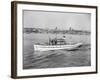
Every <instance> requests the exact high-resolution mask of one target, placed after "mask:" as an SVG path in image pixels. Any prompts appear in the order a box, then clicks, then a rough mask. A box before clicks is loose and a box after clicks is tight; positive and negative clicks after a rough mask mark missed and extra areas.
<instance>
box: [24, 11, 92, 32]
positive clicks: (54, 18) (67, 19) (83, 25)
mask: <svg viewBox="0 0 100 80" xmlns="http://www.w3.org/2000/svg"><path fill="white" fill-rule="evenodd" d="M23 20H24V21H23V22H24V27H25V28H46V29H55V28H56V27H57V28H58V29H62V30H65V29H69V28H70V27H71V28H73V29H76V30H87V31H90V29H91V14H90V13H77V12H74V13H71V12H53V11H52V12H51V11H34V10H33V11H31V10H24V11H23Z"/></svg>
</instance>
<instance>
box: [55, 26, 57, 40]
mask: <svg viewBox="0 0 100 80" xmlns="http://www.w3.org/2000/svg"><path fill="white" fill-rule="evenodd" d="M55 30H56V40H57V27H56V29H55Z"/></svg>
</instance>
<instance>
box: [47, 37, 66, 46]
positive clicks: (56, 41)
mask: <svg viewBox="0 0 100 80" xmlns="http://www.w3.org/2000/svg"><path fill="white" fill-rule="evenodd" d="M64 44H66V41H65V39H62V38H60V39H52V40H49V45H64Z"/></svg>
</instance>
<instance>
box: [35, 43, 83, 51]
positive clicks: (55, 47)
mask: <svg viewBox="0 0 100 80" xmlns="http://www.w3.org/2000/svg"><path fill="white" fill-rule="evenodd" d="M81 45H82V43H77V44H73V45H71V44H69V45H37V44H35V45H34V50H35V51H49V50H58V49H66V50H74V49H76V48H77V47H79V46H81Z"/></svg>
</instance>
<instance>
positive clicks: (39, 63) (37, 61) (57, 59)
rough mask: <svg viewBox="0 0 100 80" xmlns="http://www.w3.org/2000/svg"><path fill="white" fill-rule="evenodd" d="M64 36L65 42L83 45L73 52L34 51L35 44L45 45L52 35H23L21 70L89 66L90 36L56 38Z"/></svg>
mask: <svg viewBox="0 0 100 80" xmlns="http://www.w3.org/2000/svg"><path fill="white" fill-rule="evenodd" d="M63 35H64V36H66V42H73V43H77V42H81V43H83V45H82V46H81V47H80V48H77V49H76V50H74V51H67V50H66V49H64V50H53V51H43V52H36V51H34V47H33V45H34V44H35V43H46V42H47V41H48V38H49V37H50V38H54V37H55V35H54V34H40V33H37V34H36V33H30V34H26V33H24V38H23V39H24V44H23V46H24V51H23V68H24V69H36V68H57V67H77V66H90V65H91V54H90V53H91V44H90V42H91V41H90V39H91V38H90V35H72V34H58V35H57V37H58V38H62V36H63Z"/></svg>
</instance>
